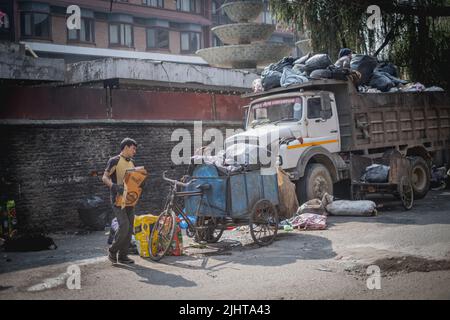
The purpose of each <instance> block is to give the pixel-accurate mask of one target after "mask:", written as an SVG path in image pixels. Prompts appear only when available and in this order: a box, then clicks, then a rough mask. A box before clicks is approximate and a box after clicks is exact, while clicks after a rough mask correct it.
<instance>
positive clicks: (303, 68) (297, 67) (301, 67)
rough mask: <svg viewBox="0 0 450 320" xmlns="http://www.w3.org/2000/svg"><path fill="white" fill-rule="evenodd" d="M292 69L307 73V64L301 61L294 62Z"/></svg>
mask: <svg viewBox="0 0 450 320" xmlns="http://www.w3.org/2000/svg"><path fill="white" fill-rule="evenodd" d="M292 71H294V72H295V73H297V74H301V75H306V66H305V65H304V64H299V63H297V64H294V67H293V68H292Z"/></svg>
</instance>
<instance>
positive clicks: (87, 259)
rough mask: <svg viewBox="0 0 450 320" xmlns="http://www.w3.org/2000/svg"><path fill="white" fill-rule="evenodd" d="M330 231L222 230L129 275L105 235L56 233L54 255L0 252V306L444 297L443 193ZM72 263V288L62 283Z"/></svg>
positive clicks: (447, 233) (448, 205) (446, 216)
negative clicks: (4, 302)
mask: <svg viewBox="0 0 450 320" xmlns="http://www.w3.org/2000/svg"><path fill="white" fill-rule="evenodd" d="M328 223H329V228H328V229H327V230H323V231H306V232H305V231H301V232H299V231H294V232H289V233H286V232H281V233H280V235H279V237H278V239H277V241H275V242H274V243H273V244H272V245H271V246H269V247H264V248H259V247H257V246H255V245H254V244H252V241H251V238H250V235H249V234H248V233H246V231H245V230H243V231H238V230H234V231H227V232H226V233H225V234H224V237H223V241H221V242H220V243H219V244H217V245H216V246H214V247H208V248H202V249H199V248H192V247H188V248H187V250H186V252H187V255H185V256H182V257H165V258H164V259H163V260H162V262H160V263H155V262H152V261H147V260H144V259H141V258H139V257H135V260H136V262H137V263H136V265H134V266H132V267H128V266H119V267H113V266H111V264H110V263H109V262H108V261H107V260H106V258H105V256H104V252H105V250H106V243H105V242H106V236H105V235H104V233H103V232H96V233H91V234H88V235H73V234H72V235H64V234H57V235H54V238H55V240H56V242H57V244H58V245H59V248H58V249H57V250H55V251H43V252H35V253H9V254H8V255H7V256H5V253H4V252H0V254H1V260H0V300H1V299H226V300H229V299H417V298H419V299H422V298H424V299H449V298H450V191H448V190H445V191H433V192H430V193H429V194H428V196H427V198H426V199H423V200H420V201H417V202H416V205H415V207H414V209H413V210H411V211H409V212H405V211H403V210H402V208H401V206H399V205H398V204H397V203H396V202H393V203H391V204H387V205H385V206H384V208H383V209H382V210H380V212H379V215H378V216H376V217H329V219H328ZM185 244H187V243H185ZM7 260H8V261H7ZM73 264H77V265H79V266H80V269H81V289H80V290H69V289H68V288H67V285H66V282H67V279H68V276H69V275H68V274H67V267H68V266H70V265H73ZM371 264H376V265H378V266H379V267H380V270H381V280H380V285H381V289H374V290H369V289H368V288H367V280H368V275H367V274H366V270H367V269H366V267H367V266H368V265H371Z"/></svg>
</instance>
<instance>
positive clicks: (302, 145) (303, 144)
mask: <svg viewBox="0 0 450 320" xmlns="http://www.w3.org/2000/svg"><path fill="white" fill-rule="evenodd" d="M338 141H339V140H324V141H314V142H307V143H302V144H296V145H293V146H288V147H287V148H288V149H297V148H304V147H310V146H318V145H321V144H328V143H337V142H338Z"/></svg>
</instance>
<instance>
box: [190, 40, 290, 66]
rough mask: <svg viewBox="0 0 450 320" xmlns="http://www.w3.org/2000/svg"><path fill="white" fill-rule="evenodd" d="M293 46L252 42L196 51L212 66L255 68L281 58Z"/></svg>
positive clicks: (288, 52) (287, 53)
mask: <svg viewBox="0 0 450 320" xmlns="http://www.w3.org/2000/svg"><path fill="white" fill-rule="evenodd" d="M291 50H292V48H291V47H290V46H288V45H286V44H284V43H273V42H267V43H252V44H238V45H229V46H223V47H212V48H205V49H200V50H198V51H197V52H196V54H197V55H199V56H200V57H202V58H203V59H204V60H205V61H206V62H208V63H209V64H210V65H211V66H214V67H218V68H236V69H254V68H256V67H257V66H265V65H267V64H269V63H272V62H275V61H277V60H280V59H281V58H283V57H285V56H287V55H289V54H290V52H291Z"/></svg>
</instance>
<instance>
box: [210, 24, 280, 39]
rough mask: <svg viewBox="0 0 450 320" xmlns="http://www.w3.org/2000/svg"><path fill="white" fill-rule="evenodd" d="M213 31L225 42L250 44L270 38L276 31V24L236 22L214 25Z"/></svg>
mask: <svg viewBox="0 0 450 320" xmlns="http://www.w3.org/2000/svg"><path fill="white" fill-rule="evenodd" d="M211 31H212V32H214V34H215V35H216V36H218V37H219V39H220V41H222V42H223V43H225V44H249V43H251V42H254V41H265V40H267V39H269V38H270V36H271V35H272V33H273V32H274V31H275V26H274V25H271V24H259V23H251V22H250V23H234V24H228V25H222V26H217V27H214V28H212V29H211Z"/></svg>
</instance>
